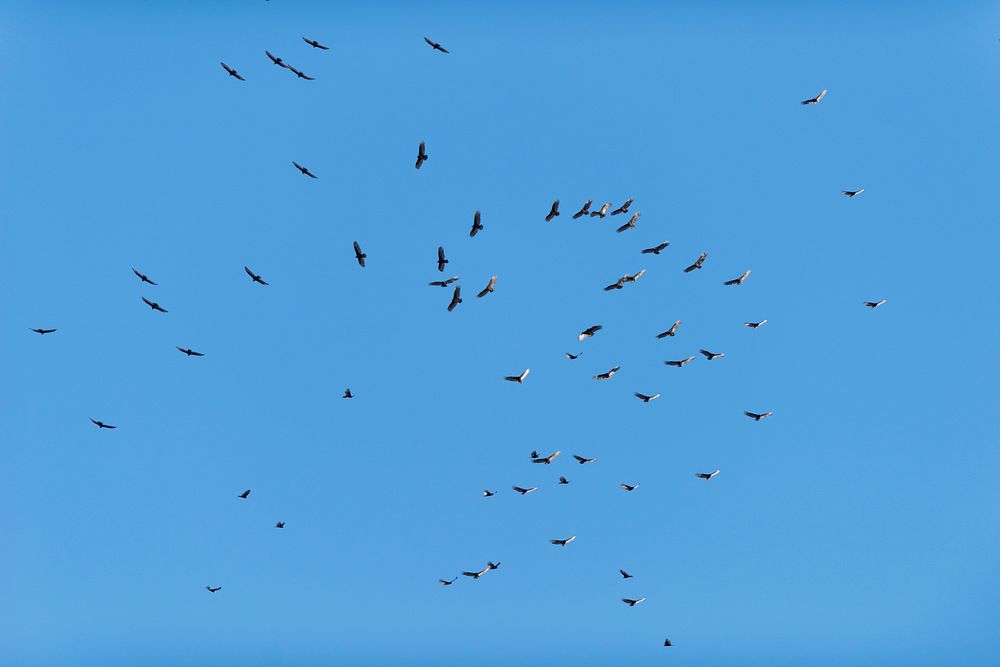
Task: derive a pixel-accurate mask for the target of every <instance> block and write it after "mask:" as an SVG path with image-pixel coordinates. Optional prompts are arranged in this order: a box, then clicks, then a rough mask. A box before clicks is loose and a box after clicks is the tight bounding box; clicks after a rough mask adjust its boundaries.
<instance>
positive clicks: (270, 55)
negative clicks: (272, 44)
mask: <svg viewBox="0 0 1000 667" xmlns="http://www.w3.org/2000/svg"><path fill="white" fill-rule="evenodd" d="M264 53H266V54H267V57H268V58H270V59H271V62H272V63H274V64H275V65H277V66H278V67H284V68H285V69H288V65H286V64H285V61H284V60H282V59H281V58H279V57H278V56H276V55H274V54H273V53H271V52H270V51H264Z"/></svg>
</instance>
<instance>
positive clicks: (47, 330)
mask: <svg viewBox="0 0 1000 667" xmlns="http://www.w3.org/2000/svg"><path fill="white" fill-rule="evenodd" d="M32 331H34V332H35V333H36V334H41V335H43V336H44V335H45V334H49V333H55V332H56V331H58V329H32Z"/></svg>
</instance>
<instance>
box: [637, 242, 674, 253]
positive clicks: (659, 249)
mask: <svg viewBox="0 0 1000 667" xmlns="http://www.w3.org/2000/svg"><path fill="white" fill-rule="evenodd" d="M669 246H670V241H664V242H663V243H661V244H660V245H655V246H653V247H652V248H644V249H643V251H642V254H643V255H659V254H660V253H661V252H663V251H664V250H665V249H666V248H667V247H669Z"/></svg>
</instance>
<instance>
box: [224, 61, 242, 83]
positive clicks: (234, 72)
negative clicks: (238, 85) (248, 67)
mask: <svg viewBox="0 0 1000 667" xmlns="http://www.w3.org/2000/svg"><path fill="white" fill-rule="evenodd" d="M219 64H220V65H222V69H224V70H226V71H227V72H229V76H235V77H236V78H237V79H239V80H240V81H246V79H244V78H243V77H242V76H240V73H239V72H237V71H236V70H234V69H233V68H232V67H230V66H229V65H227V64H226V63H219Z"/></svg>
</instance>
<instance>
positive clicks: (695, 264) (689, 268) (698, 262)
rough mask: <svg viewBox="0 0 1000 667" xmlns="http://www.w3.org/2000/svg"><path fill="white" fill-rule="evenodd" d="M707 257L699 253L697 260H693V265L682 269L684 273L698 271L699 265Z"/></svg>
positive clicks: (705, 254)
mask: <svg viewBox="0 0 1000 667" xmlns="http://www.w3.org/2000/svg"><path fill="white" fill-rule="evenodd" d="M706 257H708V253H707V252H703V253H701V255H700V256H699V257H698V259H696V260H694V264H692V265H691V266H689V267H687V268H686V269H684V273H691V272H692V271H694V270H695V269H700V268H701V265H702V264H704V263H705V258H706Z"/></svg>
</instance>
